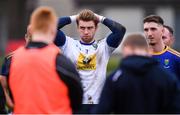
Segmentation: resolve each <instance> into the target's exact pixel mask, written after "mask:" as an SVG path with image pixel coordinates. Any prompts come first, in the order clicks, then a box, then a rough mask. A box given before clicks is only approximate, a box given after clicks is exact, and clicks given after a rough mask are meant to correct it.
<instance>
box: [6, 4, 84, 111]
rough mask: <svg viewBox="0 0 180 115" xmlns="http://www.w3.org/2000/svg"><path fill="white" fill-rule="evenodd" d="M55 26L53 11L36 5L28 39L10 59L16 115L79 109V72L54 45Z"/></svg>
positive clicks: (9, 66) (9, 82)
mask: <svg viewBox="0 0 180 115" xmlns="http://www.w3.org/2000/svg"><path fill="white" fill-rule="evenodd" d="M56 28H57V16H56V14H55V12H54V10H53V9H52V8H49V7H40V8H37V9H36V10H35V11H34V12H33V14H32V15H31V19H30V33H31V41H30V42H29V43H28V44H27V45H26V46H22V47H20V48H18V49H17V50H16V51H15V52H14V53H13V55H12V56H11V58H10V64H9V65H8V72H9V73H8V78H7V79H8V85H9V88H10V91H11V94H12V100H13V103H14V108H13V113H15V114H16V113H26V114H40V113H41V114H42V113H43V114H55V113H56V114H71V113H73V112H76V111H78V109H80V105H81V102H82V93H83V91H82V87H81V83H80V78H79V74H78V73H77V71H76V69H75V67H74V65H73V64H72V62H71V61H70V60H69V59H67V58H66V57H65V56H63V55H62V54H61V53H60V50H59V48H58V47H56V46H55V45H54V44H53V41H54V38H55V35H56V32H57V31H56Z"/></svg>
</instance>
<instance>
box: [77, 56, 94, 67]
mask: <svg viewBox="0 0 180 115" xmlns="http://www.w3.org/2000/svg"><path fill="white" fill-rule="evenodd" d="M77 69H78V70H95V69H96V54H94V55H89V56H86V55H84V54H82V53H80V54H79V57H78V60H77Z"/></svg>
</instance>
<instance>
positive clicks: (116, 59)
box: [107, 55, 121, 75]
mask: <svg viewBox="0 0 180 115" xmlns="http://www.w3.org/2000/svg"><path fill="white" fill-rule="evenodd" d="M120 58H121V57H120V56H115V55H114V56H111V57H110V59H109V62H108V65H107V75H109V74H110V73H111V72H113V71H114V70H115V69H116V68H117V67H118V65H119V63H120Z"/></svg>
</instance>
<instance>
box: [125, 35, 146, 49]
mask: <svg viewBox="0 0 180 115" xmlns="http://www.w3.org/2000/svg"><path fill="white" fill-rule="evenodd" d="M125 46H130V47H132V48H139V49H148V43H147V41H146V39H145V37H144V36H143V35H141V34H131V35H128V36H127V37H126V39H125V40H124V42H123V47H125Z"/></svg>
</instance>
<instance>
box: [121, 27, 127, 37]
mask: <svg viewBox="0 0 180 115" xmlns="http://www.w3.org/2000/svg"><path fill="white" fill-rule="evenodd" d="M125 33H126V28H125V27H124V26H122V34H123V35H125Z"/></svg>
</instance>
